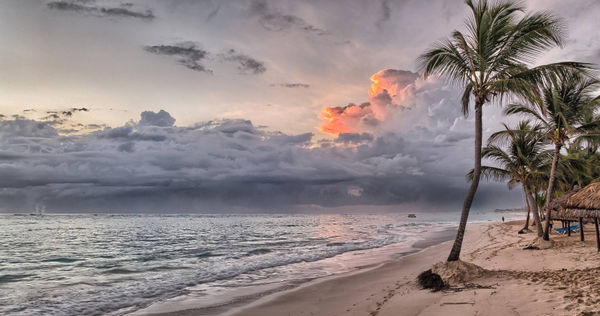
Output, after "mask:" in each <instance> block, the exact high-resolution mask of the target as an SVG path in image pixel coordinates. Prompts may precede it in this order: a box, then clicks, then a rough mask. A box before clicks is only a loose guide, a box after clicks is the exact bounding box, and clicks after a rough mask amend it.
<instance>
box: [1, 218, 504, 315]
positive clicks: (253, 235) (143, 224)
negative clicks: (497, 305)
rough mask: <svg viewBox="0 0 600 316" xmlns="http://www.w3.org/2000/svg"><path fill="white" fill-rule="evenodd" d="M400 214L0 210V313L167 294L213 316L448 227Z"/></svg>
mask: <svg viewBox="0 0 600 316" xmlns="http://www.w3.org/2000/svg"><path fill="white" fill-rule="evenodd" d="M406 215H407V214H405V213H403V214H394V215H389V214H386V215H94V214H62V215H61V214H50V215H42V216H39V215H35V216H34V215H17V214H15V215H12V214H11V215H8V214H4V215H2V214H0V241H1V243H0V314H1V315H104V314H111V315H121V314H127V313H131V312H135V311H138V310H140V309H143V308H147V307H148V306H150V305H151V304H153V303H156V302H161V301H162V302H169V301H173V300H175V301H176V302H178V303H177V304H179V303H181V302H182V301H185V302H187V303H188V304H190V307H198V304H200V305H202V306H204V307H205V308H206V311H207V312H206V314H212V313H217V312H222V311H223V309H224V308H227V307H228V306H230V305H231V306H233V305H235V304H236V303H237V304H241V303H243V302H245V301H247V300H252V299H255V298H257V297H260V296H261V295H264V294H266V293H269V292H273V291H278V290H281V289H285V288H289V287H293V286H296V285H298V284H301V283H302V282H306V281H309V280H312V279H315V278H320V277H326V276H330V275H334V274H339V273H345V272H350V271H353V270H356V269H360V268H362V267H365V266H366V265H368V264H372V263H374V262H376V261H384V260H389V259H392V258H393V257H394V256H396V257H397V256H401V255H403V254H407V253H410V252H411V251H414V250H415V249H417V248H418V247H415V243H417V242H419V241H422V240H423V239H427V238H433V237H432V236H434V235H435V233H436V232H441V231H444V230H448V229H452V227H455V226H456V221H455V220H456V218H457V216H455V217H456V218H453V217H452V216H450V217H449V216H448V214H437V215H436V214H419V213H417V218H408V217H407V216H406ZM499 216H501V215H499V214H484V215H480V216H479V218H478V219H476V220H479V221H488V220H491V219H494V220H498V218H499ZM476 217H477V216H476ZM446 235H448V234H446ZM448 236H450V235H448ZM448 238H449V237H448ZM448 238H447V239H448ZM383 249H387V251H383ZM390 249H391V250H390ZM378 251H379V252H378ZM382 254H385V255H383V256H382ZM241 289H244V291H241ZM249 289H252V290H249ZM181 298H183V300H182V299H181ZM177 300H179V301H177ZM190 302H191V303H190ZM194 302H195V303H194ZM167 306H168V304H167Z"/></svg>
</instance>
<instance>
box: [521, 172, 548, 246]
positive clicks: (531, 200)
mask: <svg viewBox="0 0 600 316" xmlns="http://www.w3.org/2000/svg"><path fill="white" fill-rule="evenodd" d="M523 190H525V196H526V198H527V199H528V200H529V205H531V209H532V213H533V220H534V221H535V229H536V230H537V235H538V237H542V236H543V235H544V230H543V229H542V222H541V221H540V213H539V212H538V206H537V203H536V202H535V198H534V197H533V195H532V194H531V192H530V191H529V185H526V184H523Z"/></svg>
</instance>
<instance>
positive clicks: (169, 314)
mask: <svg viewBox="0 0 600 316" xmlns="http://www.w3.org/2000/svg"><path fill="white" fill-rule="evenodd" d="M474 225H485V224H474ZM455 236H456V227H454V226H453V227H445V228H443V229H440V230H435V231H430V232H426V233H424V234H423V239H420V240H417V241H415V242H413V243H412V244H409V245H403V244H402V243H397V244H391V245H386V246H384V247H380V248H374V249H369V250H368V251H365V250H353V251H349V252H346V253H343V254H340V255H336V256H335V257H338V256H350V255H357V256H359V258H360V259H361V260H365V258H368V256H369V255H370V254H372V253H369V251H377V252H379V253H376V256H378V259H379V260H376V261H375V262H371V263H367V264H364V265H358V266H356V267H355V268H354V269H353V270H352V271H348V272H340V273H336V274H333V275H328V276H324V277H317V278H313V279H306V280H300V281H299V282H292V283H291V284H289V283H288V284H280V285H279V286H272V287H266V288H265V289H263V290H262V291H260V292H250V293H249V294H245V295H240V296H238V297H234V298H232V299H231V300H227V301H223V302H221V303H218V304H213V305H209V306H202V305H203V304H202V302H199V301H195V300H194V299H193V298H192V299H190V300H187V295H182V296H178V297H174V298H171V299H168V300H166V301H158V302H155V303H153V304H151V305H149V306H147V307H144V308H142V309H139V310H136V311H133V312H131V313H127V315H132V316H136V315H152V316H174V315H233V314H235V313H237V312H238V311H241V310H244V309H246V308H248V307H251V306H254V305H255V304H257V303H260V302H263V301H265V300H270V299H272V298H276V297H279V296H280V295H283V294H285V293H288V292H294V291H297V290H301V289H303V288H305V287H308V286H311V285H313V284H319V283H321V282H326V281H328V280H335V279H338V278H342V277H346V276H351V275H354V274H361V273H365V272H368V271H371V270H374V269H378V268H380V267H381V266H384V265H386V264H389V263H394V262H396V261H398V260H402V258H406V257H409V256H413V255H418V254H419V253H421V252H423V251H425V250H427V249H429V248H431V247H435V246H438V245H440V244H442V243H445V242H448V241H451V240H454V237H455ZM335 257H332V258H328V259H335ZM325 260H327V259H325ZM173 300H175V301H178V300H182V301H183V303H180V304H176V303H175V304H174V302H173ZM173 305H179V306H178V307H175V308H174V307H173Z"/></svg>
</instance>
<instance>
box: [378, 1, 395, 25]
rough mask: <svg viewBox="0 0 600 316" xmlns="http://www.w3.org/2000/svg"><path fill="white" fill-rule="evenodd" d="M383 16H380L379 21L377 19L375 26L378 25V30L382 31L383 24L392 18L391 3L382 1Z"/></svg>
mask: <svg viewBox="0 0 600 316" xmlns="http://www.w3.org/2000/svg"><path fill="white" fill-rule="evenodd" d="M380 14H381V15H380V16H379V19H377V22H376V23H375V25H377V28H379V29H381V28H382V26H383V24H384V23H385V22H387V21H389V19H390V17H391V16H392V8H390V1H389V0H383V1H381V13H380Z"/></svg>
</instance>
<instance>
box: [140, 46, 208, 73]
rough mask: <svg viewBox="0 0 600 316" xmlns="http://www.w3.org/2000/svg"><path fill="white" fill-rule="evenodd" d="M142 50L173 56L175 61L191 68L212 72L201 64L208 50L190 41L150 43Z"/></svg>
mask: <svg viewBox="0 0 600 316" xmlns="http://www.w3.org/2000/svg"><path fill="white" fill-rule="evenodd" d="M144 50H146V51H147V52H149V53H152V54H156V55H166V56H173V57H176V58H177V62H178V63H179V64H180V65H182V66H184V67H186V68H188V69H191V70H195V71H200V72H206V73H212V70H210V69H207V68H206V67H205V66H204V65H203V61H204V60H205V59H206V58H207V57H208V52H207V51H205V50H203V49H201V48H198V47H197V46H196V44H194V43H191V42H184V43H178V44H173V45H152V46H145V47H144Z"/></svg>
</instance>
